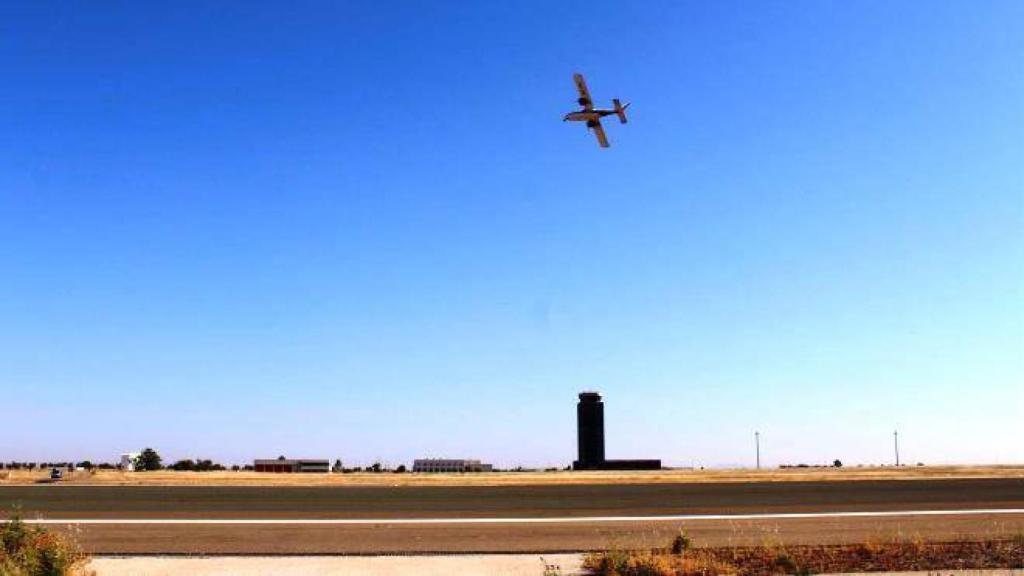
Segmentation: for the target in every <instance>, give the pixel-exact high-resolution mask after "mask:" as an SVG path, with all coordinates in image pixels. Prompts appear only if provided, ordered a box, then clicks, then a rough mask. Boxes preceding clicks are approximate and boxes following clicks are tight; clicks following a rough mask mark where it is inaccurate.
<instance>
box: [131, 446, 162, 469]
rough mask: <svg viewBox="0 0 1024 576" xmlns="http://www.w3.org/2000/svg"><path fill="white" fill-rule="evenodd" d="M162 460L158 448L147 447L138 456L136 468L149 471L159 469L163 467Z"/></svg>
mask: <svg viewBox="0 0 1024 576" xmlns="http://www.w3.org/2000/svg"><path fill="white" fill-rule="evenodd" d="M161 461H162V458H160V455H159V454H157V452H156V450H153V449H152V448H146V449H145V450H143V451H142V453H141V454H139V456H138V457H137V458H135V469H136V470H139V471H147V472H149V471H153V470H159V469H161V468H163V464H161Z"/></svg>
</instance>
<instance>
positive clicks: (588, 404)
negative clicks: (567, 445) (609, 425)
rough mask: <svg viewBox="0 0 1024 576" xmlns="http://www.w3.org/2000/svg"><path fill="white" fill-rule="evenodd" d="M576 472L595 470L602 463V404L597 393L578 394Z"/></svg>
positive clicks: (574, 465) (574, 466)
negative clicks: (577, 455)
mask: <svg viewBox="0 0 1024 576" xmlns="http://www.w3.org/2000/svg"><path fill="white" fill-rule="evenodd" d="M576 440H577V449H578V451H577V454H579V459H578V460H576V462H574V463H573V468H575V469H577V470H595V469H597V468H600V467H601V464H603V463H604V402H602V401H601V394H599V393H597V392H580V402H579V404H577V405H576Z"/></svg>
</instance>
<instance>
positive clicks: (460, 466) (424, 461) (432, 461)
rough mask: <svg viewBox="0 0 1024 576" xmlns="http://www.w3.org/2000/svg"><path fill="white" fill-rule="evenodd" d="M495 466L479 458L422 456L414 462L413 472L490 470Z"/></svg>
mask: <svg viewBox="0 0 1024 576" xmlns="http://www.w3.org/2000/svg"><path fill="white" fill-rule="evenodd" d="M492 469H493V467H492V466H491V465H490V464H484V463H482V462H480V461H479V460H449V459H444V458H421V459H419V460H414V461H413V463H412V471H413V472H490V471H491V470H492Z"/></svg>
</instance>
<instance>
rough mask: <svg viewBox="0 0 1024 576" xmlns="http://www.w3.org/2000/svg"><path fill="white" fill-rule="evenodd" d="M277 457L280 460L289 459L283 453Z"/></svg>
mask: <svg viewBox="0 0 1024 576" xmlns="http://www.w3.org/2000/svg"><path fill="white" fill-rule="evenodd" d="M277 459H278V460H287V458H285V457H284V456H283V455H282V456H278V457H277Z"/></svg>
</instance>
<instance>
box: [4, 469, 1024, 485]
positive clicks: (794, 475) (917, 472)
mask: <svg viewBox="0 0 1024 576" xmlns="http://www.w3.org/2000/svg"><path fill="white" fill-rule="evenodd" d="M947 478H1024V466H907V467H900V468H895V467H877V468H875V467H872V468H857V467H848V468H787V469H770V470H769V469H765V470H753V469H732V470H655V471H636V472H621V471H613V472H611V471H610V472H569V471H558V472H491V473H477V474H413V473H404V474H394V473H379V474H374V473H366V472H363V473H352V474H271V473H260V472H230V471H227V472H174V471H170V470H163V471H159V472H121V471H118V470H95V471H93V472H73V473H70V474H68V475H66V478H65V479H64V480H61V481H60V483H62V484H81V485H114V486H130V485H146V486H532V485H559V484H673V483H704V482H805V481H829V480H842V481H849V480H919V479H947ZM48 482H49V474H48V472H47V471H45V470H44V471H39V470H37V471H32V472H30V471H28V470H4V471H0V486H2V485H25V484H43V483H48Z"/></svg>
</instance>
